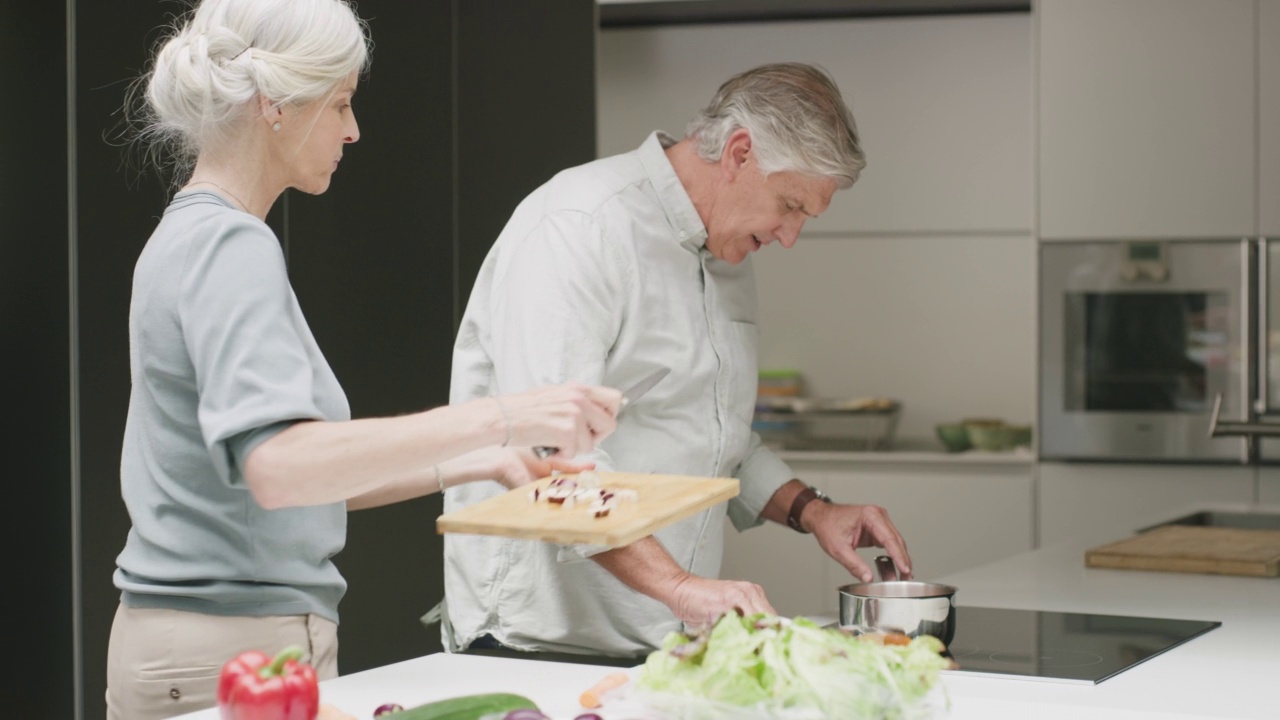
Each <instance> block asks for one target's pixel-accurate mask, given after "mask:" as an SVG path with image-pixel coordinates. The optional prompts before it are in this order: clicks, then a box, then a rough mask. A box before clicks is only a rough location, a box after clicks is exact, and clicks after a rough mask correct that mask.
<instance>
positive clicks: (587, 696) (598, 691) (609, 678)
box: [578, 672, 630, 709]
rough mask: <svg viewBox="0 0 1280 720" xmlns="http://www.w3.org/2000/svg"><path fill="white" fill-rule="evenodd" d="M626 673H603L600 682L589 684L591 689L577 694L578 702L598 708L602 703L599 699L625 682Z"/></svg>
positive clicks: (588, 706)
mask: <svg viewBox="0 0 1280 720" xmlns="http://www.w3.org/2000/svg"><path fill="white" fill-rule="evenodd" d="M629 679H630V678H628V677H627V674H626V673H624V672H616V673H610V674H608V675H605V676H604V677H603V678H600V682H598V683H596V684H595V685H592V686H591V689H589V690H587V691H586V692H584V693H582V694H581V695H579V696H578V703H579V704H580V705H582V707H584V708H591V709H594V708H598V707H600V705H601V704H602V703H601V702H600V699H601V698H602V697H603V696H604V694H605V693H607V692H609V691H610V690H613V689H615V688H619V687H622V686H623V685H625V684H626V683H627V680H629Z"/></svg>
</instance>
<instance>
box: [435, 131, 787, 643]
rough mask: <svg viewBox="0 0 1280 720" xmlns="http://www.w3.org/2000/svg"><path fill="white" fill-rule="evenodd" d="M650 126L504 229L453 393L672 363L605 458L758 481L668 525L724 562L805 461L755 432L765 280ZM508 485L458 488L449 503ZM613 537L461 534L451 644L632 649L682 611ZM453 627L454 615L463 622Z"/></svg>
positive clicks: (669, 539) (684, 558)
mask: <svg viewBox="0 0 1280 720" xmlns="http://www.w3.org/2000/svg"><path fill="white" fill-rule="evenodd" d="M673 142H674V140H672V139H671V138H670V137H667V136H665V135H663V134H661V133H654V134H653V135H651V136H650V137H649V138H648V139H647V140H646V141H645V142H644V144H643V145H641V146H640V148H639V149H637V150H635V151H634V152H630V153H626V154H623V155H618V156H615V157H610V158H605V159H602V160H597V161H595V162H592V163H589V164H587V165H583V166H580V167H576V168H572V169H569V170H566V171H564V172H561V173H559V174H558V175H556V176H555V177H554V178H552V179H551V180H550V181H549V182H547V183H546V184H545V185H543V186H542V187H540V188H538V189H537V190H535V191H534V192H533V193H532V194H531V195H529V197H527V198H526V199H525V200H524V201H523V202H522V203H521V204H520V206H519V207H517V208H516V211H515V213H514V214H513V215H512V217H511V220H510V221H509V222H508V223H507V226H506V227H505V228H504V229H503V231H502V233H501V235H499V236H498V240H497V242H495V243H494V246H493V248H492V249H491V250H490V252H489V255H488V257H487V258H486V259H485V262H484V265H483V266H482V267H481V269H480V274H479V277H478V278H477V280H476V284H475V287H474V289H473V290H472V294H471V300H470V302H469V303H468V305H467V310H466V313H465V315H464V316H463V319H462V326H461V328H460V330H459V335H458V340H457V343H456V345H455V347H454V356H453V378H452V387H451V392H450V395H451V397H450V400H451V402H455V403H456V402H465V401H467V400H472V399H474V398H478V397H484V396H488V395H494V394H508V393H515V392H521V391H524V390H528V389H531V388H534V387H537V386H541V385H546V384H552V383H560V382H565V381H578V382H583V383H591V384H600V385H608V386H612V387H618V388H626V387H629V386H630V385H632V384H633V383H635V382H637V381H638V380H640V379H641V378H643V377H644V376H646V375H648V374H649V373H650V372H652V371H653V370H655V369H657V368H659V367H662V366H666V367H670V368H671V369H672V372H671V373H670V374H669V375H667V377H665V378H664V379H663V380H662V381H661V382H659V383H658V384H657V385H656V386H654V387H653V389H651V390H650V391H649V392H648V393H647V394H646V395H645V396H644V397H643V398H641V399H640V400H639V401H637V402H636V403H634V404H632V405H630V406H629V407H628V408H627V411H626V413H624V414H623V415H622V416H621V417H620V418H619V425H618V429H617V431H616V432H615V433H614V434H613V435H611V436H610V437H608V438H607V439H606V440H605V441H604V442H603V443H601V445H600V447H599V448H597V451H596V452H595V453H594V454H593V455H592V456H591V458H592V459H593V460H595V462H596V463H597V469H599V470H619V471H626V472H639V473H667V474H678V475H702V476H720V477H737V478H739V479H740V480H741V494H740V495H739V497H737V498H735V499H734V500H732V501H730V502H729V503H728V504H727V508H726V505H720V506H717V507H715V508H712V509H711V510H708V511H705V512H703V513H700V514H698V515H696V516H694V517H691V518H689V519H687V520H684V521H682V522H680V523H677V524H675V525H672V526H670V527H668V528H665V529H663V530H662V531H660V532H658V533H657V536H656V537H657V538H658V540H660V541H661V542H662V545H663V546H664V547H665V548H666V549H667V551H668V552H670V553H671V555H672V557H674V558H675V560H676V562H678V563H679V564H680V565H681V566H682V567H684V568H685V569H687V570H689V571H690V572H692V573H694V574H696V575H701V576H705V577H717V576H718V575H719V572H720V559H721V554H722V551H723V532H724V520H725V515H726V511H727V514H728V516H729V518H730V519H731V520H732V521H733V523H734V525H735V526H736V527H737V528H738V529H739V530H742V529H746V528H748V527H752V526H754V525H756V524H758V523H759V522H760V521H759V519H758V516H759V514H760V512H761V510H763V508H764V506H765V505H766V503H768V501H769V499H770V498H771V497H772V496H773V494H774V492H775V491H777V489H778V488H779V487H781V486H782V485H783V484H784V483H786V482H787V481H788V480H789V479H790V478H791V477H793V475H792V473H791V471H790V469H789V468H788V467H787V466H786V465H785V464H784V463H783V462H782V461H781V460H779V459H778V458H777V457H776V456H775V455H774V454H773V453H772V452H770V451H769V450H767V449H766V448H764V447H762V446H761V444H760V438H759V436H757V435H755V434H754V433H752V432H751V420H752V414H753V411H754V405H755V396H756V385H757V368H756V341H757V335H758V332H757V328H756V316H757V311H756V290H755V279H754V275H753V272H752V269H751V265H750V262H749V261H744V262H743V263H741V264H739V265H730V264H728V263H726V262H723V261H721V260H718V259H716V258H714V257H713V256H712V255H711V254H710V253H709V252H708V251H707V249H706V247H705V242H706V238H707V233H706V229H705V228H704V227H703V224H702V221H701V219H700V218H699V217H698V213H697V211H696V210H695V209H694V206H693V203H692V201H690V199H689V196H688V194H686V193H685V191H684V188H683V187H682V186H681V184H680V180H679V178H678V177H677V176H676V174H675V170H674V169H673V168H672V167H671V163H670V162H669V161H668V159H667V156H666V154H665V152H663V149H664V147H665V146H669V145H671V144H672V143H673ZM501 492H503V488H502V487H501V486H500V485H499V484H498V483H495V482H481V483H471V484H468V485H463V486H459V487H457V488H450V489H449V490H448V491H447V492H446V493H445V511H446V512H451V511H454V510H457V509H459V508H461V507H463V506H465V505H469V504H472V503H475V502H478V501H480V500H483V499H486V498H489V497H492V496H494V495H497V494H498V493H501ZM598 550H600V548H592V547H582V546H572V547H560V546H556V545H548V544H543V543H537V542H532V541H525V540H507V539H502V538H494V537H480V536H466V535H448V536H446V537H445V593H446V600H447V616H448V620H447V621H446V622H445V627H444V630H443V635H444V640H445V647H446V648H449V649H460V648H462V647H465V646H466V645H467V644H469V643H470V642H471V640H473V639H474V638H476V637H478V636H480V635H483V634H485V633H490V634H492V635H493V636H494V637H495V638H497V639H498V640H499V641H500V642H502V643H504V644H506V645H508V646H511V647H516V648H521V649H529V650H548V651H567V652H593V653H607V654H614V655H629V654H636V653H641V652H646V651H649V650H652V649H653V648H654V647H656V646H657V645H659V644H660V643H661V641H662V639H663V637H664V636H665V635H666V634H667V633H668V632H671V631H673V630H679V629H680V627H681V624H680V622H679V621H678V620H677V619H676V618H675V616H674V615H673V614H672V613H671V611H670V610H669V609H668V608H667V607H666V606H665V605H663V604H661V603H659V602H657V601H655V600H652V599H650V598H648V597H645V596H643V595H640V594H639V593H636V592H635V591H633V590H631V589H629V588H627V587H626V586H625V585H623V584H622V582H620V581H619V580H617V579H616V578H615V577H613V575H611V574H610V573H609V572H607V571H606V570H604V569H603V568H601V567H600V566H599V565H598V564H596V563H594V562H592V561H591V560H589V559H586V558H587V556H589V555H590V554H592V553H593V552H595V551H598ZM450 625H451V626H452V628H450Z"/></svg>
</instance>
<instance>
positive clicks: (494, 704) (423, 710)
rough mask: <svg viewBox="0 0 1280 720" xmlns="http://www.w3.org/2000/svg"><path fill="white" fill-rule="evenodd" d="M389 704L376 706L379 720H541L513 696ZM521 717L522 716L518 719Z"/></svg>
mask: <svg viewBox="0 0 1280 720" xmlns="http://www.w3.org/2000/svg"><path fill="white" fill-rule="evenodd" d="M394 708H398V709H393V708H392V707H391V704H390V703H388V704H387V705H382V706H379V707H378V709H377V710H376V711H374V717H376V718H378V720H384V719H385V720H479V719H480V718H482V717H490V716H491V717H497V718H510V717H512V716H515V718H516V720H521V719H522V718H544V717H546V716H545V715H543V714H542V713H541V712H539V711H538V706H537V705H535V704H534V702H533V701H532V700H530V699H529V698H527V697H524V696H523V695H515V694H512V693H481V694H479V695H463V696H461V697H455V698H449V699H448V700H437V701H435V702H429V703H426V704H423V705H415V706H414V707H411V708H401V707H399V706H398V705H396V706H394ZM521 713H524V715H521Z"/></svg>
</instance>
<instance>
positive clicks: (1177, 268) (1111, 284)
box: [1040, 240, 1250, 462]
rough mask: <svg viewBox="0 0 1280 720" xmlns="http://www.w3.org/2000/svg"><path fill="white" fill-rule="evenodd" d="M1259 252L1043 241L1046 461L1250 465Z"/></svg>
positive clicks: (1210, 244) (1215, 244) (1203, 245)
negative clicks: (1219, 424) (1231, 426)
mask: <svg viewBox="0 0 1280 720" xmlns="http://www.w3.org/2000/svg"><path fill="white" fill-rule="evenodd" d="M1249 253H1250V243H1249V241H1247V240H1235V241H1164V242H1119V241H1117V242H1100V243H1079V242H1070V243H1067V242H1063V243H1042V244H1041V247H1040V317H1041V323H1040V328H1041V330H1040V455H1041V457H1043V458H1057V459H1097V460H1134V461H1164V460H1181V461H1197V462H1203V461H1218V462H1246V461H1247V460H1248V457H1247V454H1246V451H1245V442H1244V441H1243V440H1242V439H1240V438H1210V437H1209V431H1208V430H1209V417H1210V415H1211V413H1212V410H1213V400H1214V396H1215V395H1217V394H1218V393H1221V394H1222V396H1223V406H1222V412H1223V416H1224V417H1236V416H1239V415H1242V414H1243V413H1244V410H1245V402H1246V400H1245V398H1247V397H1249V389H1250V388H1249V382H1248V376H1247V370H1246V362H1245V359H1246V353H1247V352H1248V337H1249V330H1248V323H1249V317H1248V315H1249V308H1248V303H1247V302H1246V301H1245V297H1246V293H1245V288H1247V287H1248V286H1249V282H1248V275H1247V273H1248V272H1249V267H1250V263H1249Z"/></svg>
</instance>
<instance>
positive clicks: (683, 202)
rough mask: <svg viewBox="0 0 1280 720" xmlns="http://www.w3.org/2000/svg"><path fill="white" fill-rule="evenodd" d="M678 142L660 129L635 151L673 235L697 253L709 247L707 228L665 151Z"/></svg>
mask: <svg viewBox="0 0 1280 720" xmlns="http://www.w3.org/2000/svg"><path fill="white" fill-rule="evenodd" d="M676 142H678V141H677V140H676V139H675V138H673V137H671V136H670V135H668V134H666V133H664V132H662V131H661V130H658V131H655V132H654V133H652V134H651V135H649V137H648V138H647V139H646V140H645V141H644V143H643V144H641V145H640V148H639V149H638V150H637V151H636V152H637V153H638V154H639V156H640V162H641V164H642V165H644V169H645V173H646V174H648V176H649V182H651V183H653V188H654V190H655V191H656V192H657V193H658V202H660V203H661V204H662V210H663V212H664V213H666V216H667V224H668V225H670V227H671V233H672V235H674V236H675V237H676V238H677V239H678V240H679V241H680V244H681V245H683V246H684V247H686V248H688V249H689V250H691V251H693V252H698V251H699V250H701V249H702V248H703V247H704V246H705V245H706V244H707V228H706V227H705V226H704V225H703V224H702V218H700V217H698V210H697V208H695V207H694V206H693V201H692V200H690V199H689V193H687V192H685V190H684V185H682V184H681V183H680V178H679V176H677V175H676V170H675V168H673V167H671V160H670V159H668V158H667V153H666V152H665V150H666V149H667V148H669V147H671V146H672V145H675V144H676Z"/></svg>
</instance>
